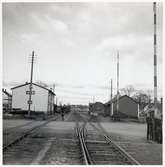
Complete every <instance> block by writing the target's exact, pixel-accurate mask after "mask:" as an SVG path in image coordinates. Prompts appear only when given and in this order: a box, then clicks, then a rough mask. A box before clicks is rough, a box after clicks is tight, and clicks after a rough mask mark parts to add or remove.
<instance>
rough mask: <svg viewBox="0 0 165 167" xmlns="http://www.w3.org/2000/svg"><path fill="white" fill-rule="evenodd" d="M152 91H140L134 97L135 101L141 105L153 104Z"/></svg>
mask: <svg viewBox="0 0 165 167" xmlns="http://www.w3.org/2000/svg"><path fill="white" fill-rule="evenodd" d="M151 93H152V91H151V90H147V91H145V92H144V91H142V90H139V91H137V92H136V94H134V96H133V97H132V98H133V99H134V100H136V101H137V102H138V103H139V104H142V103H150V102H151Z"/></svg>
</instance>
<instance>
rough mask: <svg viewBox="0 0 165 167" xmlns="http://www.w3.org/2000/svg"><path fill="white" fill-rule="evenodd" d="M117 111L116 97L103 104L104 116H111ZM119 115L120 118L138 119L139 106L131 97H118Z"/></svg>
mask: <svg viewBox="0 0 165 167" xmlns="http://www.w3.org/2000/svg"><path fill="white" fill-rule="evenodd" d="M116 110H117V97H115V98H113V99H112V100H111V101H109V102H107V103H105V113H106V115H110V116H113V115H114V113H115V112H116ZM119 115H120V117H121V118H138V117H139V104H138V103H137V102H136V101H135V100H133V99H132V98H131V97H129V96H127V95H124V96H120V97H119Z"/></svg>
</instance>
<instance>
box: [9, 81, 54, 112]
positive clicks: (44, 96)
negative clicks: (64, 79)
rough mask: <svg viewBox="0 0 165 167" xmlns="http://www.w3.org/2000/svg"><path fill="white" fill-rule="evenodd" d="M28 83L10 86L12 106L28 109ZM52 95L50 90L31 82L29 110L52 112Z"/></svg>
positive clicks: (23, 109)
mask: <svg viewBox="0 0 165 167" xmlns="http://www.w3.org/2000/svg"><path fill="white" fill-rule="evenodd" d="M29 86H30V83H25V84H23V85H19V86H16V87H14V88H11V90H12V108H13V109H18V108H19V109H21V110H22V111H28V101H29ZM54 96H55V94H54V93H53V92H52V90H50V89H47V88H45V87H43V86H40V85H38V84H35V83H33V84H32V95H31V101H32V104H31V111H35V112H44V113H45V114H52V113H53V110H54Z"/></svg>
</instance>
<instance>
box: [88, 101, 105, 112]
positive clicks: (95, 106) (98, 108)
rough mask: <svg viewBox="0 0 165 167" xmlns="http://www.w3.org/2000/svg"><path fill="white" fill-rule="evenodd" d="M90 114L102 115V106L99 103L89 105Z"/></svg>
mask: <svg viewBox="0 0 165 167" xmlns="http://www.w3.org/2000/svg"><path fill="white" fill-rule="evenodd" d="M89 110H90V112H94V113H97V114H104V105H103V104H102V103H100V102H96V103H94V104H91V105H90V108H89Z"/></svg>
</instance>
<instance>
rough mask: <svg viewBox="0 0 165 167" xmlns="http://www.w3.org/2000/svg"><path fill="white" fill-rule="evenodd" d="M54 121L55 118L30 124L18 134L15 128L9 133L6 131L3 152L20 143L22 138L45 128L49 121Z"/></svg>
mask: <svg viewBox="0 0 165 167" xmlns="http://www.w3.org/2000/svg"><path fill="white" fill-rule="evenodd" d="M56 119H57V117H56V118H53V119H49V120H47V121H44V122H41V123H38V122H37V123H34V124H32V123H28V124H25V125H23V126H22V127H25V126H27V128H26V129H25V130H22V131H20V132H18V130H17V127H15V128H12V129H10V130H9V131H7V133H6V134H5V133H4V138H3V152H5V151H6V150H8V149H9V148H10V147H12V146H14V145H15V144H16V143H18V142H20V141H21V140H23V139H24V138H26V137H27V136H29V135H30V134H31V133H34V132H35V131H36V130H38V129H39V128H41V127H43V126H45V125H46V124H48V123H49V122H50V121H54V120H56Z"/></svg>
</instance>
